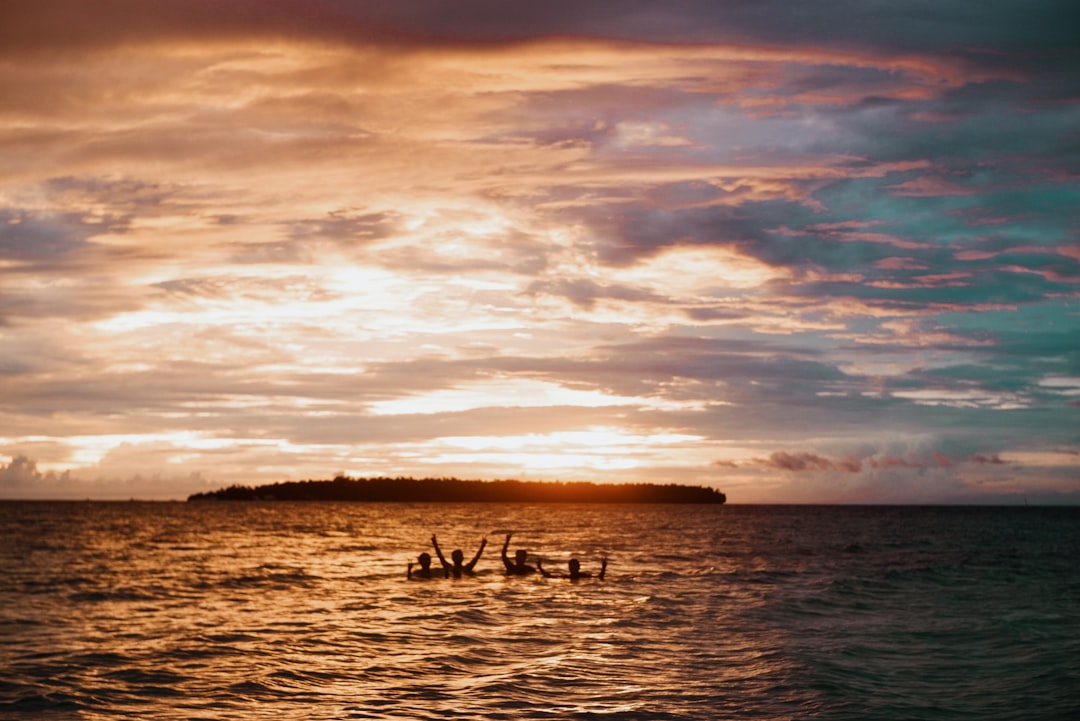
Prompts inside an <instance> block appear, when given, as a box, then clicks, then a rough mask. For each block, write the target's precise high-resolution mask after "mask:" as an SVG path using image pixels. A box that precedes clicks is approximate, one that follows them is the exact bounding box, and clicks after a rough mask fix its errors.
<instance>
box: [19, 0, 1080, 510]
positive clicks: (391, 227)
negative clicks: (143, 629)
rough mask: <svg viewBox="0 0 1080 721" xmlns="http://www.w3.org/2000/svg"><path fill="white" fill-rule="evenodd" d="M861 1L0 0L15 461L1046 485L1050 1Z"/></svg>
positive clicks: (1078, 359)
mask: <svg viewBox="0 0 1080 721" xmlns="http://www.w3.org/2000/svg"><path fill="white" fill-rule="evenodd" d="M924 5H925V7H924ZM878 10H880V12H875V13H871V14H870V15H867V14H866V13H865V12H861V10H860V8H857V7H856V6H855V5H854V4H853V3H850V2H846V1H844V2H831V3H815V4H807V5H806V6H805V7H804V6H799V7H794V6H791V5H790V4H785V5H783V6H781V5H779V4H777V3H774V2H772V0H766V1H764V2H761V3H750V4H738V3H713V2H698V1H694V0H672V2H671V3H665V4H664V5H663V7H660V6H658V5H657V4H656V3H645V2H637V0H627V1H626V2H621V1H620V2H619V3H617V4H615V3H613V2H606V1H597V0H586V1H585V2H573V3H571V2H564V1H563V0H554V1H553V2H551V3H548V4H545V5H543V6H535V7H533V6H529V7H524V6H519V5H516V4H513V5H505V6H503V5H499V6H498V7H496V6H494V5H492V4H491V3H488V2H462V3H455V4H454V6H453V7H452V8H450V7H448V6H446V5H445V4H443V3H435V2H430V1H429V0H405V1H404V2H401V3H394V4H387V3H376V2H350V3H338V2H322V1H316V2H306V3H298V2H294V1H293V0H284V1H283V2H275V3H273V4H271V5H267V4H266V3H261V2H248V1H247V0H242V1H241V2H235V3H226V4H221V3H212V2H208V1H207V0H182V1H180V2H176V3H169V4H168V5H167V7H166V6H162V7H157V6H155V7H150V6H148V5H147V4H145V3H137V2H131V1H128V0H105V1H104V2H101V3H97V4H95V5H94V7H93V8H92V9H90V8H87V7H86V6H85V5H84V4H81V3H75V2H68V1H67V0H55V1H52V2H33V3H31V2H22V1H21V0H16V1H15V2H13V3H8V6H6V7H5V20H6V22H5V23H4V25H3V27H2V28H0V54H2V56H3V58H4V62H5V68H6V70H5V73H4V76H3V78H2V79H0V153H2V154H3V155H4V158H5V175H4V177H3V179H2V180H0V384H2V387H0V418H2V419H3V420H2V421H0V452H2V453H4V454H6V455H5V457H7V458H12V459H13V460H12V461H11V462H10V463H9V467H10V466H11V465H14V466H15V468H16V470H15V471H10V468H9V472H10V473H11V474H12V477H14V476H15V475H16V474H21V475H19V477H20V478H22V477H23V476H25V475H26V474H28V473H29V474H30V476H32V477H33V479H34V483H36V484H45V485H47V484H48V483H49V481H48V480H47V477H48V476H49V474H50V473H52V474H54V475H55V474H60V475H62V474H63V473H65V472H69V473H71V474H73V476H72V477H74V475H77V476H78V477H79V478H85V479H101V482H100V484H99V485H96V486H94V487H95V488H99V489H101V491H102V492H107V491H108V489H110V488H112V489H114V490H115V492H116V493H118V494H120V495H121V496H123V495H124V491H121V490H119V489H130V488H134V487H139V488H144V489H147V492H149V489H152V488H153V487H154V484H155V483H156V484H158V485H159V486H160V487H161V488H163V489H164V488H166V487H168V488H169V489H172V492H174V493H179V492H181V491H182V489H186V488H188V487H190V485H191V480H190V479H191V476H190V474H191V473H201V474H202V476H200V478H202V479H207V478H215V479H217V478H223V479H226V478H227V479H229V480H233V479H236V480H239V481H247V480H251V479H250V478H248V477H245V474H248V475H251V474H255V475H259V476H260V478H262V477H265V478H266V479H267V480H278V479H279V476H281V475H286V476H288V475H293V474H295V475H298V476H301V477H305V476H308V477H311V476H317V475H318V474H320V473H323V472H324V471H325V469H326V468H333V469H334V470H338V469H347V470H348V471H349V472H350V473H356V474H363V473H366V472H367V470H372V469H375V470H380V471H381V470H385V471H388V472H393V473H410V472H418V471H425V470H429V469H430V468H431V466H432V464H433V463H435V464H436V465H438V464H439V463H444V464H446V467H445V468H443V469H441V470H444V471H447V472H451V473H458V474H464V473H465V472H475V473H485V474H491V475H493V476H501V477H506V476H509V475H516V474H517V473H518V472H519V471H528V464H527V463H525V462H524V461H523V460H522V459H528V460H529V462H531V463H540V462H541V461H542V460H543V459H544V458H548V459H549V460H548V461H546V463H547V468H548V470H547V472H549V473H560V474H564V475H568V474H571V473H572V472H573V471H574V460H575V459H576V460H577V461H580V463H581V465H580V466H578V471H579V475H583V476H585V475H590V474H592V473H594V472H595V473H598V474H601V475H603V474H611V476H605V477H613V478H614V477H617V476H615V475H614V474H616V473H617V472H618V473H622V474H624V476H623V477H630V476H631V475H632V477H633V478H634V479H649V478H655V477H664V478H679V479H690V480H694V481H698V482H704V483H710V484H720V483H732V484H735V487H737V488H739V489H740V491H739V493H737V494H732V498H733V500H734V499H737V498H738V497H739V496H740V495H741V496H742V497H743V498H757V499H759V500H760V499H764V500H768V499H769V497H770V496H769V494H770V493H774V494H776V495H775V496H773V497H774V498H784V497H787V496H786V495H785V494H788V493H790V494H793V495H792V496H791V497H798V498H804V499H810V500H813V499H815V498H855V499H857V498H860V497H867V498H869V497H874V498H902V497H903V494H904V493H906V492H910V493H911V494H913V496H912V497H917V498H920V499H926V498H939V497H944V496H945V495H947V494H948V493H961V492H963V493H966V492H968V491H971V492H975V491H978V490H979V488H983V487H985V488H992V491H993V492H994V493H997V492H999V491H1000V492H1004V491H1002V489H1004V488H1005V487H1006V486H1007V484H1009V483H1013V480H1010V479H1009V478H1006V476H1007V475H1008V474H1009V473H1013V472H1016V473H1018V474H1019V475H1018V476H1017V478H1020V479H1021V480H1022V481H1023V483H1028V484H1029V485H1030V484H1031V483H1033V482H1036V481H1037V480H1038V474H1043V475H1042V476H1041V478H1042V479H1043V480H1042V481H1038V482H1039V483H1044V486H1042V487H1044V488H1057V489H1059V490H1061V489H1065V490H1068V488H1069V487H1070V486H1069V483H1070V481H1069V480H1068V478H1067V477H1066V476H1065V474H1064V473H1061V472H1059V471H1058V470H1057V469H1058V466H1056V465H1053V464H1049V463H1042V462H1041V461H1040V462H1039V463H1035V462H1031V463H1028V464H1027V465H1025V464H1023V463H1020V462H1018V461H1016V459H1017V458H1021V457H1022V456H1017V455H1016V454H1017V453H1018V452H1027V451H1023V449H1030V448H1033V447H1035V445H1037V444H1039V443H1047V444H1056V447H1061V448H1072V447H1074V446H1075V445H1076V442H1077V439H1076V436H1075V432H1074V431H1072V430H1071V428H1072V426H1073V425H1074V424H1072V423H1071V417H1070V416H1068V414H1069V413H1071V412H1073V408H1072V407H1071V406H1070V403H1073V401H1072V396H1073V394H1074V385H1075V384H1073V383H1072V381H1071V380H1068V379H1073V378H1075V377H1080V356H1078V355H1077V353H1076V352H1075V351H1074V350H1073V348H1074V347H1075V342H1074V341H1073V339H1074V337H1075V335H1076V332H1077V331H1078V330H1080V329H1078V328H1077V322H1076V317H1075V312H1074V305H1075V299H1076V297H1077V294H1078V289H1080V285H1078V283H1077V279H1078V278H1080V253H1078V252H1077V251H1076V250H1075V247H1074V246H1075V242H1074V239H1075V237H1076V233H1077V230H1080V228H1078V227H1077V221H1076V214H1075V210H1074V209H1075V208H1076V207H1077V206H1078V205H1080V191H1078V189H1077V186H1076V182H1075V181H1076V178H1075V171H1074V168H1075V167H1076V165H1077V160H1078V158H1077V156H1076V148H1075V147H1074V146H1075V143H1073V142H1072V139H1073V135H1074V130H1073V128H1075V127H1076V126H1077V121H1078V120H1080V118H1078V116H1077V109H1076V107H1075V103H1071V102H1069V101H1070V100H1071V99H1073V98H1075V97H1076V92H1077V87H1076V80H1075V78H1074V77H1072V76H1071V75H1070V74H1069V72H1068V69H1069V68H1070V67H1071V64H1070V63H1069V62H1068V59H1069V58H1071V57H1075V55H1074V53H1075V51H1074V50H1073V49H1072V38H1071V36H1070V35H1068V33H1067V31H1066V30H1065V28H1067V27H1071V26H1069V25H1067V24H1066V23H1064V22H1063V21H1064V20H1067V19H1070V18H1072V17H1073V16H1075V10H1072V9H1071V8H1070V7H1069V6H1067V5H1066V4H1065V3H1059V2H1049V1H1040V2H1035V3H1034V4H1030V3H1028V4H1023V5H1022V6H1021V4H1013V3H1004V4H995V5H994V6H993V7H991V8H978V9H971V8H966V7H960V6H949V7H948V8H940V7H937V6H936V5H935V7H934V8H932V12H931V8H930V7H929V5H926V4H925V3H921V2H916V3H915V4H907V5H904V6H902V7H901V6H897V7H892V8H885V9H883V8H878ZM852 17H859V18H861V20H860V22H859V23H858V27H857V28H856V27H855V25H853V24H852V22H851V18H852ZM57 18H62V19H63V22H58V21H57ZM928 18H932V20H928ZM76 29H77V31H76ZM1070 53H1072V54H1070ZM1051 60H1053V61H1051ZM1073 64H1074V63H1073ZM544 389H546V390H544ZM556 389H557V390H556ZM553 398H558V399H559V402H558V403H555V402H554V400H552V399H553ZM387 409H390V410H393V411H394V412H393V413H388V412H387ZM410 409H412V410H410ZM414 411H415V412H414ZM916 437H917V438H924V437H928V438H935V437H936V438H940V439H942V440H940V441H939V442H936V443H931V442H929V441H925V440H920V441H918V442H914V441H912V442H909V439H911V438H916ZM600 438H607V439H609V440H610V441H611V442H610V443H607V442H603V443H601V442H599V441H598V439H600ZM648 438H655V439H661V440H663V442H662V443H659V441H658V443H659V445H657V446H653V445H650V444H649V442H648V441H646V440H641V439H648ZM673 438H676V439H681V440H678V441H673V440H671V439H673ZM461 439H468V440H467V441H466V440H461ZM664 439H666V440H664ZM687 439H691V440H687ZM635 443H636V444H637V445H638V446H640V447H641V449H642V451H641V452H640V453H638V452H636V451H634V444H635ZM468 444H471V445H470V447H468V448H464V445H468ZM1033 444H1035V445H1033ZM473 446H475V448H474V447H473ZM596 448H603V449H606V450H605V451H604V452H605V453H607V454H609V455H608V456H607V457H606V459H605V458H604V457H603V453H600V452H599V451H597V450H596ZM935 453H938V454H940V455H939V456H935V455H934V454H935ZM515 454H517V455H515ZM559 455H561V456H562V457H563V460H558V459H556V458H555V457H556V456H559ZM16 458H19V459H23V460H20V461H19V462H18V463H15V460H14V459H16ZM29 458H35V459H37V463H38V465H40V467H41V468H43V469H47V470H46V471H42V472H39V471H37V470H36V468H37V466H34V467H33V469H31V468H30V466H29V465H28V464H29V463H30V461H28V460H26V459H29ZM1040 458H1041V456H1040ZM433 459H439V461H438V462H436V461H434V460H433ZM995 459H998V460H1001V461H1002V462H1000V463H999V462H997V461H996V460H995ZM718 462H719V463H720V465H717V463H718ZM620 464H622V465H620ZM627 464H630V465H627ZM556 466H557V468H556ZM616 466H619V468H618V469H616ZM631 466H632V467H631ZM251 469H257V470H251ZM34 474H37V475H36V476H35V475H34ZM135 477H139V478H141V479H143V480H142V481H140V482H139V483H141V484H142V485H141V486H140V485H138V484H136V485H135V486H132V485H130V483H129V481H130V479H132V478H135ZM57 478H59V476H57ZM777 478H782V479H786V480H785V481H784V483H787V485H786V486H785V485H782V484H781V483H780V481H777V480H776V479H777ZM155 479H156V480H155ZM976 479H980V480H981V482H982V483H983V484H984V485H983V486H979V485H978V484H977V483H976ZM788 481H790V483H789V482H788ZM796 481H797V482H798V483H800V484H801V485H798V486H796V485H792V484H795V483H796ZM87 482H90V481H87ZM57 483H59V481H57ZM93 483H97V481H93ZM1016 483H1017V484H1019V483H1020V480H1017V481H1016ZM110 484H112V485H110ZM740 484H742V485H740ZM759 484H760V485H759ZM830 484H838V485H836V487H835V488H833V487H832V486H830ZM934 484H941V485H940V492H936V491H934ZM1073 484H1075V482H1073ZM65 487H67V488H68V489H69V491H70V492H71V493H73V494H76V495H77V496H80V497H81V496H82V495H83V492H82V491H80V490H79V486H78V485H77V484H76V483H75V481H73V480H72V481H70V483H68V484H67V486H65ZM1016 487H1019V486H1016ZM841 491H842V492H841ZM163 492H164V491H163ZM987 492H990V491H987ZM1010 492H1011V491H1010ZM935 493H936V495H935ZM755 494H756V495H755ZM815 494H816V495H815ZM860 494H863V496H860Z"/></svg>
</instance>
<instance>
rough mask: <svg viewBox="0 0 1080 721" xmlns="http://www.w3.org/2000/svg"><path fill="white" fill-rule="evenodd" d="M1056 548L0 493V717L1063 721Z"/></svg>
mask: <svg viewBox="0 0 1080 721" xmlns="http://www.w3.org/2000/svg"><path fill="white" fill-rule="evenodd" d="M509 531H512V532H513V538H512V539H511V542H510V553H511V555H512V554H513V552H514V550H516V549H518V548H524V549H527V550H528V552H529V557H530V562H533V563H535V560H536V559H541V560H542V561H543V563H544V566H545V568H547V569H551V570H565V568H566V564H567V561H568V560H569V559H570V558H571V557H576V558H578V559H580V560H581V564H582V569H583V570H584V571H587V572H592V573H594V574H595V573H597V572H598V571H599V569H600V563H601V559H603V558H607V559H608V561H609V565H608V566H607V571H606V574H605V577H604V579H603V580H599V579H597V578H595V577H593V578H588V579H582V580H580V581H576V582H572V581H570V580H568V579H565V578H544V577H541V576H539V575H531V576H507V575H505V573H504V571H503V568H502V562H501V561H500V558H499V551H500V549H501V546H502V544H503V542H504V539H505V535H506V533H507V532H509ZM433 533H436V534H438V539H439V543H440V545H441V546H442V548H443V550H444V552H445V553H446V555H447V556H449V554H450V551H451V550H452V549H455V548H461V549H462V550H463V551H464V554H465V559H466V560H469V559H470V558H471V557H472V556H473V554H474V553H475V551H476V549H477V547H478V546H479V543H480V540H481V538H483V537H485V536H486V537H487V539H488V546H487V548H486V549H485V551H484V554H483V555H482V557H481V558H480V560H479V562H478V564H477V566H476V574H475V575H473V576H467V577H463V578H448V579H446V578H434V579H430V580H409V579H408V578H407V577H406V568H407V563H408V562H409V561H410V560H414V561H415V560H416V558H417V555H418V554H420V553H422V552H425V551H427V552H431V551H432V549H431V542H430V538H431V535H432V534H433ZM1078 561H1080V508H1047V507H1039V508H1036V507H1031V508H1027V507H1020V508H1016V507H1012V508H1002V507H977V508H976V507H904V506H898V507H860V506H825V507H822V506H739V505H725V506H706V505H701V506H697V505H562V504H535V505H509V504H488V503H474V504H453V503H446V504H400V503H398V504H394V503H287V502H235V503H230V502H217V503H213V502H206V503H142V502H128V503H105V502H100V503H99V502H70V503H68V502H17V501H8V502H0V579H2V581H0V718H5V719H7V718H12V719H21V718H34V719H116V718H139V719H143V718H154V719H245V720H249V719H446V718H461V719H563V718H575V719H598V718H614V719H835V720H839V719H853V720H854V719H859V720H871V721H888V720H890V719H898V720H899V719H903V720H905V721H909V720H911V719H934V720H938V719H978V720H979V721H992V720H995V719H998V720H1002V721H1004V720H1006V719H1016V720H1018V721H1019V720H1020V719H1023V720H1024V721H1031V720H1038V721H1052V720H1055V719H1060V720H1061V721H1064V720H1065V719H1069V720H1070V721H1072V720H1073V719H1076V718H1080V568H1078ZM435 565H436V566H437V565H438V561H436V562H435Z"/></svg>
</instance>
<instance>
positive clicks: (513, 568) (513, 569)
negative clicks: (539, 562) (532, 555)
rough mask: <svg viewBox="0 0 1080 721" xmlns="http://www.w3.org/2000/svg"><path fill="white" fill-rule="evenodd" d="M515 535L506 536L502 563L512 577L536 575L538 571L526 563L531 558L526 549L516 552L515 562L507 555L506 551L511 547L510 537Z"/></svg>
mask: <svg viewBox="0 0 1080 721" xmlns="http://www.w3.org/2000/svg"><path fill="white" fill-rule="evenodd" d="M512 535H513V533H507V534H506V542H505V543H504V544H503V547H502V561H503V565H505V566H506V573H507V574H508V575H511V576H526V575H528V574H530V573H536V569H535V568H533V567H532V566H530V565H528V564H526V563H525V560H526V559H527V558H528V557H529V552H528V551H526V550H525V549H524V548H519V549H518V550H516V551H514V560H513V561H511V560H510V558H509V556H507V555H506V549H508V548H509V547H510V536H512Z"/></svg>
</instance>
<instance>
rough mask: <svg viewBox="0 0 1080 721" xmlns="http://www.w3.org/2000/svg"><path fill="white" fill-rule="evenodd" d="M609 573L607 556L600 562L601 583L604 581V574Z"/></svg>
mask: <svg viewBox="0 0 1080 721" xmlns="http://www.w3.org/2000/svg"><path fill="white" fill-rule="evenodd" d="M605 573H607V556H604V557H603V558H602V559H601V560H600V575H599V576H597V578H599V579H600V580H601V581H603V580H604V574H605Z"/></svg>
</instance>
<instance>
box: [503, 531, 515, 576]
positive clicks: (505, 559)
mask: <svg viewBox="0 0 1080 721" xmlns="http://www.w3.org/2000/svg"><path fill="white" fill-rule="evenodd" d="M512 535H514V533H513V531H511V532H510V533H507V534H506V541H504V542H503V547H502V562H503V565H505V566H506V568H507V569H511V568H513V567H514V562H513V561H511V560H510V558H509V557H508V556H507V555H506V549H508V548H510V536H512Z"/></svg>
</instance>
